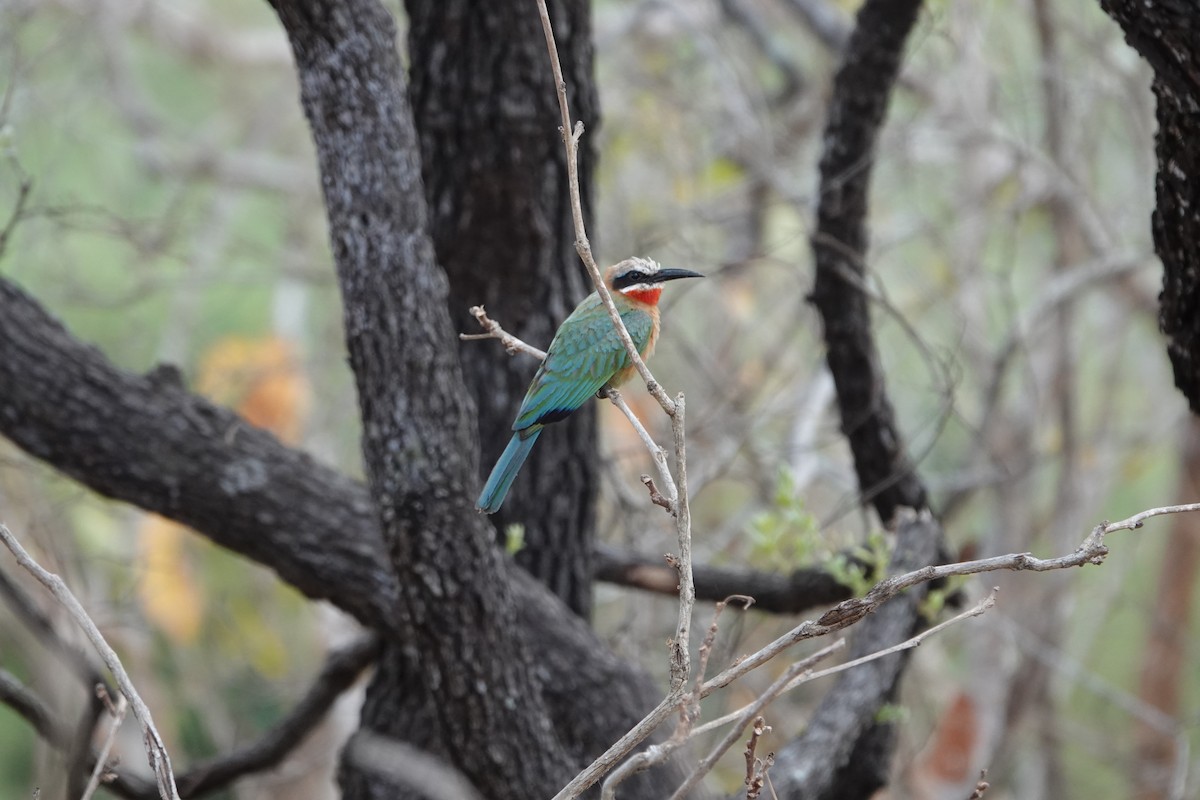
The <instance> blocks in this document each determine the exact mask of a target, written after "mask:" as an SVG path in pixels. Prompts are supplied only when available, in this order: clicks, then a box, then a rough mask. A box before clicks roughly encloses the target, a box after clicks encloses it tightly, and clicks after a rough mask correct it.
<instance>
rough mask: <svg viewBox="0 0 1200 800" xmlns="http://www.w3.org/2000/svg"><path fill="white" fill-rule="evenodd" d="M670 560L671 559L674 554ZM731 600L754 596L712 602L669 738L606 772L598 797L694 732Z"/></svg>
mask: <svg viewBox="0 0 1200 800" xmlns="http://www.w3.org/2000/svg"><path fill="white" fill-rule="evenodd" d="M669 560H671V561H674V559H673V558H672V559H669ZM734 600H737V601H740V602H741V603H742V604H743V606H744V608H749V607H750V606H751V604H753V603H754V598H752V597H747V596H745V595H732V596H730V597H726V598H725V599H723V600H721V601H720V602H718V603H716V604H715V606H714V608H713V617H712V622H711V623H709V626H708V633H707V634H706V635H705V637H704V641H703V642H702V643H701V645H700V659H699V664H698V666H697V668H696V683H695V685H694V687H693V688H692V691H691V692H689V693H687V694H685V695H683V696H682V697H681V698H680V701H679V706H678V709H679V722H678V723H677V724H676V725H675V731H674V732H673V733H672V734H671V738H670V739H668V740H667V741H665V742H662V743H659V744H652V745H650V746H649V747H647V748H646V749H645V750H643V751H642V752H640V753H638V754H637V755H634V756H631V757H630V758H628V759H626V760H625V761H624V762H622V763H621V765H620V766H618V767H617V768H616V769H614V770H613V771H612V772H611V773H609V776H608V777H607V778H606V779H605V781H604V785H603V786H602V787H601V790H600V800H613V798H614V797H615V792H616V788H617V786H618V785H620V784H621V783H622V782H623V781H625V780H626V779H627V778H629V777H631V776H633V775H636V774H637V773H639V772H641V771H643V770H646V769H649V768H650V767H653V766H655V765H657V764H661V763H662V762H663V761H665V760H666V759H667V757H668V756H669V755H671V753H673V752H674V751H675V750H677V749H678V748H679V747H681V746H682V745H683V744H684V743H686V742H687V741H688V740H689V739H691V738H692V736H693V734H694V733H695V731H694V730H693V726H694V724H695V722H696V719H697V718H699V716H700V698H701V695H700V689H701V683H702V682H703V680H704V671H705V670H706V669H707V667H708V658H709V656H710V655H711V653H712V648H713V643H714V642H715V641H716V638H717V629H718V622H720V619H721V612H723V611H724V610H725V607H726V606H727V605H728V604H729V603H731V602H733V601H734Z"/></svg>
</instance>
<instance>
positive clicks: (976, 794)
mask: <svg viewBox="0 0 1200 800" xmlns="http://www.w3.org/2000/svg"><path fill="white" fill-rule="evenodd" d="M990 788H992V785H991V784H990V783H988V782H987V770H986V769H981V770H979V783H977V784H975V791H973V792H971V796H970V797H968V798H967V800H980V798H982V797H983V795H984V792H986V791H987V790H988V789H990Z"/></svg>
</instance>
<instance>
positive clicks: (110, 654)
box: [0, 524, 179, 800]
mask: <svg viewBox="0 0 1200 800" xmlns="http://www.w3.org/2000/svg"><path fill="white" fill-rule="evenodd" d="M0 539H2V540H3V541H4V545H5V546H6V547H7V548H8V549H9V550H10V551H11V552H12V554H13V556H14V557H15V558H16V559H17V563H18V564H20V565H21V566H22V567H24V568H25V569H27V570H29V572H30V573H31V574H32V575H33V576H34V577H35V578H37V579H38V581H39V582H40V583H41V584H42V585H43V586H45V587H46V588H47V589H49V590H50V593H51V594H53V595H54V596H55V598H57V599H58V601H59V602H60V603H62V604H63V606H64V607H66V609H67V612H68V613H69V614H70V615H71V618H72V619H74V620H75V623H76V624H77V625H79V627H80V628H82V629H83V631H84V633H86V634H87V636H88V639H89V640H90V641H91V642H92V646H93V647H95V648H96V650H97V651H98V652H99V653H100V657H101V659H102V660H103V661H104V663H105V665H107V666H108V668H109V669H110V670H112V673H113V675H114V676H115V677H116V679H117V685H118V686H120V687H121V693H122V694H124V695H125V697H126V698H128V699H129V702H130V704H132V706H133V715H134V716H135V717H136V718H137V720H138V722H140V723H141V725H142V736H143V738H144V740H145V744H146V756H147V758H148V759H149V762H150V768H151V769H152V770H153V771H154V775H155V778H156V779H157V781H158V791H159V794H160V795H161V796H162V797H163V798H164V800H179V793H178V791H177V790H176V788H175V777H174V775H173V774H172V773H171V759H170V756H168V755H167V748H166V745H164V744H163V741H162V737H161V736H159V734H158V729H157V728H155V727H154V720H153V719H152V718H151V716H150V709H149V708H147V707H146V704H145V702H143V701H142V698H141V696H140V695H139V694H138V693H137V689H135V688H134V686H133V681H132V680H130V678H129V673H127V672H126V671H125V668H124V666H122V665H121V659H120V658H118V657H117V654H116V652H115V651H114V650H113V649H112V647H111V646H109V644H108V642H107V641H105V639H104V636H102V635H101V633H100V630H99V628H97V627H96V623H95V622H93V621H92V618H91V617H89V616H88V613H87V611H85V610H84V608H83V606H82V605H80V603H79V600H77V599H76V598H75V595H74V594H72V593H71V590H70V589H69V588H67V585H66V584H65V583H63V580H62V578H60V577H58V576H57V575H54V574H53V573H50V572H47V571H46V570H45V569H44V568H43V567H42V566H41V565H40V564H38V563H37V562H36V561H34V560H33V558H32V557H31V556H30V555H29V553H27V552H26V551H25V548H24V547H22V546H21V543H20V542H18V541H17V539H16V537H15V536H13V534H12V532H11V531H10V530H9V529H8V528H7V527H6V526H5V525H3V524H0Z"/></svg>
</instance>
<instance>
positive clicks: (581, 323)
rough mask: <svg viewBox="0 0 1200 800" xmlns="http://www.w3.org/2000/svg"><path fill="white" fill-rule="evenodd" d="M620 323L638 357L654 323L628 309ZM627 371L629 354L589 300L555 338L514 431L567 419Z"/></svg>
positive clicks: (599, 308) (602, 313)
mask: <svg viewBox="0 0 1200 800" xmlns="http://www.w3.org/2000/svg"><path fill="white" fill-rule="evenodd" d="M621 319H622V320H624V322H625V327H626V328H628V329H629V335H630V337H632V339H633V343H634V344H635V345H636V346H637V349H638V352H644V351H645V349H646V343H647V342H649V341H650V331H651V327H652V325H653V324H654V323H653V320H651V318H650V315H649V314H647V313H646V312H644V311H640V310H636V309H629V310H626V311H622V312H621ZM627 366H629V354H628V353H626V352H625V348H624V346H622V344H621V339H620V337H619V336H617V332H616V330H614V329H613V324H612V320H611V319H609V316H608V312H607V311H605V310H604V306H603V305H601V304H600V299H599V298H598V297H596V296H595V295H592V296H590V297H588V298H587V299H586V300H584V301H583V302H582V303H580V304H579V307H578V308H576V309H575V311H573V312H572V313H571V316H569V317H567V319H566V320H565V321H564V322H563V324H562V326H561V327H560V328H559V329H558V333H556V334H554V341H552V342H551V343H550V349H549V350H548V351H547V354H546V360H545V361H543V362H542V366H541V368H539V369H538V371H537V374H536V375H534V377H533V383H532V384H530V386H529V391H528V393H526V395H525V401H524V402H523V403H521V410H520V411H519V412H518V413H517V419H516V421H515V422H513V430H515V431H519V430H524V429H525V428H528V427H530V426H531V425H539V424H540V425H546V424H549V423H551V422H557V421H558V420H560V419H562V418H563V417H566V416H567V415H568V414H570V413H571V412H572V411H574V410H575V409H577V408H579V407H580V406H582V405H583V404H584V403H586V402H587V401H588V399H589V398H591V397H594V396H595V394H596V392H598V391H600V388H601V387H603V386H604V384H606V383H608V381H609V380H610V379H611V378H612V377H613V376H614V375H616V374H617V373H618V372H619V371H621V370H622V369H624V368H625V367H627Z"/></svg>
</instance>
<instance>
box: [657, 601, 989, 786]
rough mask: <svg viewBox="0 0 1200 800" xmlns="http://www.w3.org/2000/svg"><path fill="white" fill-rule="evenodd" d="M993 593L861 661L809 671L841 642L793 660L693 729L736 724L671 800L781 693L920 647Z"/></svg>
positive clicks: (977, 610)
mask: <svg viewBox="0 0 1200 800" xmlns="http://www.w3.org/2000/svg"><path fill="white" fill-rule="evenodd" d="M997 591H998V589H997V588H993V589H992V591H991V592H990V593H988V595H987V597H985V598H983V600H981V601H979V602H978V603H977V604H976V605H975V606H973V607H972V608H969V609H967V610H966V611H964V612H962V613H961V614H957V615H956V616H954V617H951V618H950V619H948V620H946V621H945V622H942V623H940V624H938V625H935V626H933V627H932V628H928V629H926V630H924V631H922V632H921V633H918V634H917V635H915V636H913V637H912V638H910V639H907V640H905V641H903V642H900V643H899V644H896V645H893V646H891V647H888V648H885V649H883V650H879V651H877V652H874V653H870V654H868V655H865V656H863V657H862V658H856V659H854V660H853V661H847V662H846V663H844V664H838V665H837V666H835V667H830V668H828V669H823V670H819V671H816V672H813V671H811V669H812V665H813V664H814V663H816V660H817V657H820V658H824V657H825V656H826V655H828V654H829V653H831V652H833V650H835V649H840V647H841V646H842V643H843V642H844V641H845V640H844V639H839V640H838V641H836V642H834V644H833V645H831V646H830V647H827V648H825V649H824V650H820V651H818V652H817V653H815V654H814V655H813V656H810V657H808V658H806V659H804V660H802V661H797V662H796V663H795V664H793V665H792V666H790V667H788V669H787V671H786V672H785V673H784V674H783V675H781V676H780V677H779V678H777V679H776V680H775V682H774V683H772V684H771V685H770V686H769V687H768V688H767V690H766V691H765V692H763V693H762V694H761V695H759V696H758V697H757V698H755V700H754V702H752V703H750V704H749V705H746V706H744V707H742V708H740V709H738V710H737V711H734V712H731V713H729V714H726V715H725V716H723V717H721V718H720V719H716V720H713V721H712V722H709V723H706V724H705V725H704V726H702V727H701V728H697V729H696V733H697V734H700V733H703V732H704V731H707V730H711V729H712V728H716V727H719V726H720V725H724V724H726V723H728V722H731V721H734V720H736V723H735V724H734V726H733V729H732V730H730V731H729V734H728V735H727V736H726V737H725V738H724V739H722V740H721V742H720V743H719V744H718V745H717V746H716V747H714V748H713V750H712V752H711V753H709V754H708V755H707V756H706V757H705V758H704V760H703V761H701V762H700V765H699V766H698V767H697V768H696V771H695V772H693V773H692V774H691V775H689V776H688V778H687V780H686V781H685V782H684V783H683V785H682V786H680V787H679V788H678V789H677V790H676V791H675V794H673V795H671V800H681V799H682V798H683V797H685V796H686V795H687V793H688V792H689V791H691V790H692V789H693V788H694V787H695V786H696V784H697V783H699V782H700V779H701V778H703V777H704V776H705V775H707V774H708V772H709V770H711V769H712V768H713V766H714V765H715V764H716V763H717V760H718V759H719V758H720V757H721V756H723V755H724V754H725V751H726V750H728V749H729V748H730V747H732V746H733V745H734V743H735V742H736V741H737V740H738V738H740V737H741V735H742V731H743V730H745V728H746V726H747V725H749V724H750V721H751V720H753V719H754V717H755V716H757V715H758V714H759V713H761V712H762V710H763V709H764V708H766V706H767V705H768V704H769V703H771V702H772V701H773V700H774V699H775V698H776V697H778V696H779V695H781V694H783V693H784V692H790V691H791V690H792V689H795V688H796V687H797V686H801V685H802V684H805V683H809V682H811V681H815V680H817V679H818V678H824V677H828V676H830V675H834V674H836V673H839V672H845V671H846V670H848V669H853V668H854V667H857V666H861V665H862V664H865V663H867V662H868V661H875V660H877V659H880V658H883V657H884V656H889V655H892V654H893V653H898V652H900V651H901V650H911V649H912V648H914V647H917V646H918V645H920V644H921V642H923V641H925V640H926V639H927V638H929V637H930V636H934V635H936V634H937V633H939V632H941V631H943V630H945V629H946V628H948V627H950V626H951V625H954V624H956V623H958V622H962V621H963V620H964V619H967V618H968V617H978V616H979V615H980V614H983V613H984V612H985V611H987V610H988V609H990V608H992V607H993V606H995V605H996V592H997Z"/></svg>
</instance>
